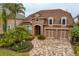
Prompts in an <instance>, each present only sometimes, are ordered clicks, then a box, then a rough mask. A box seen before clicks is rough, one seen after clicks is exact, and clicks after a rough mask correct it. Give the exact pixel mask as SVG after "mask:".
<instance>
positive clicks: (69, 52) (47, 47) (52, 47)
mask: <svg viewBox="0 0 79 59" xmlns="http://www.w3.org/2000/svg"><path fill="white" fill-rule="evenodd" d="M32 43H33V45H34V48H33V49H32V50H31V51H30V55H32V56H73V55H74V52H73V49H72V47H71V44H70V42H69V41H68V40H67V39H61V40H58V39H46V40H38V39H37V38H35V39H34V40H33V41H32Z"/></svg>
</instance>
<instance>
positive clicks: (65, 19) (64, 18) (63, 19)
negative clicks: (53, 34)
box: [61, 17, 67, 25]
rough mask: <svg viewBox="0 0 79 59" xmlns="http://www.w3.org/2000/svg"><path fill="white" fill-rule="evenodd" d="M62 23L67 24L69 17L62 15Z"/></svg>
mask: <svg viewBox="0 0 79 59" xmlns="http://www.w3.org/2000/svg"><path fill="white" fill-rule="evenodd" d="M61 24H62V25H67V17H61Z"/></svg>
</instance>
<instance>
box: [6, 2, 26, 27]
mask: <svg viewBox="0 0 79 59" xmlns="http://www.w3.org/2000/svg"><path fill="white" fill-rule="evenodd" d="M6 7H7V8H8V9H9V10H10V12H11V13H10V16H11V17H12V18H13V19H14V20H15V27H16V15H17V14H18V13H22V14H25V12H24V11H25V8H24V6H23V4H22V3H8V4H7V5H6Z"/></svg>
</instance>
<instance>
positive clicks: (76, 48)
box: [73, 45, 79, 56]
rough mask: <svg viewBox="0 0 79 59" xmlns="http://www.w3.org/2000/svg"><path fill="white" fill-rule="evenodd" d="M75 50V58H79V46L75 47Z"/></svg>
mask: <svg viewBox="0 0 79 59" xmlns="http://www.w3.org/2000/svg"><path fill="white" fill-rule="evenodd" d="M73 49H74V53H75V56H79V46H78V45H73Z"/></svg>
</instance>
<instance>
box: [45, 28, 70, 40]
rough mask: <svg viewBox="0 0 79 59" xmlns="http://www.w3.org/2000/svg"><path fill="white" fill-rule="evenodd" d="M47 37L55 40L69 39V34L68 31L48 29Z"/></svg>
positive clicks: (46, 31)
mask: <svg viewBox="0 0 79 59" xmlns="http://www.w3.org/2000/svg"><path fill="white" fill-rule="evenodd" d="M45 33H46V34H45V36H46V37H48V38H54V39H68V38H69V33H68V30H66V29H46V30H45Z"/></svg>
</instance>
